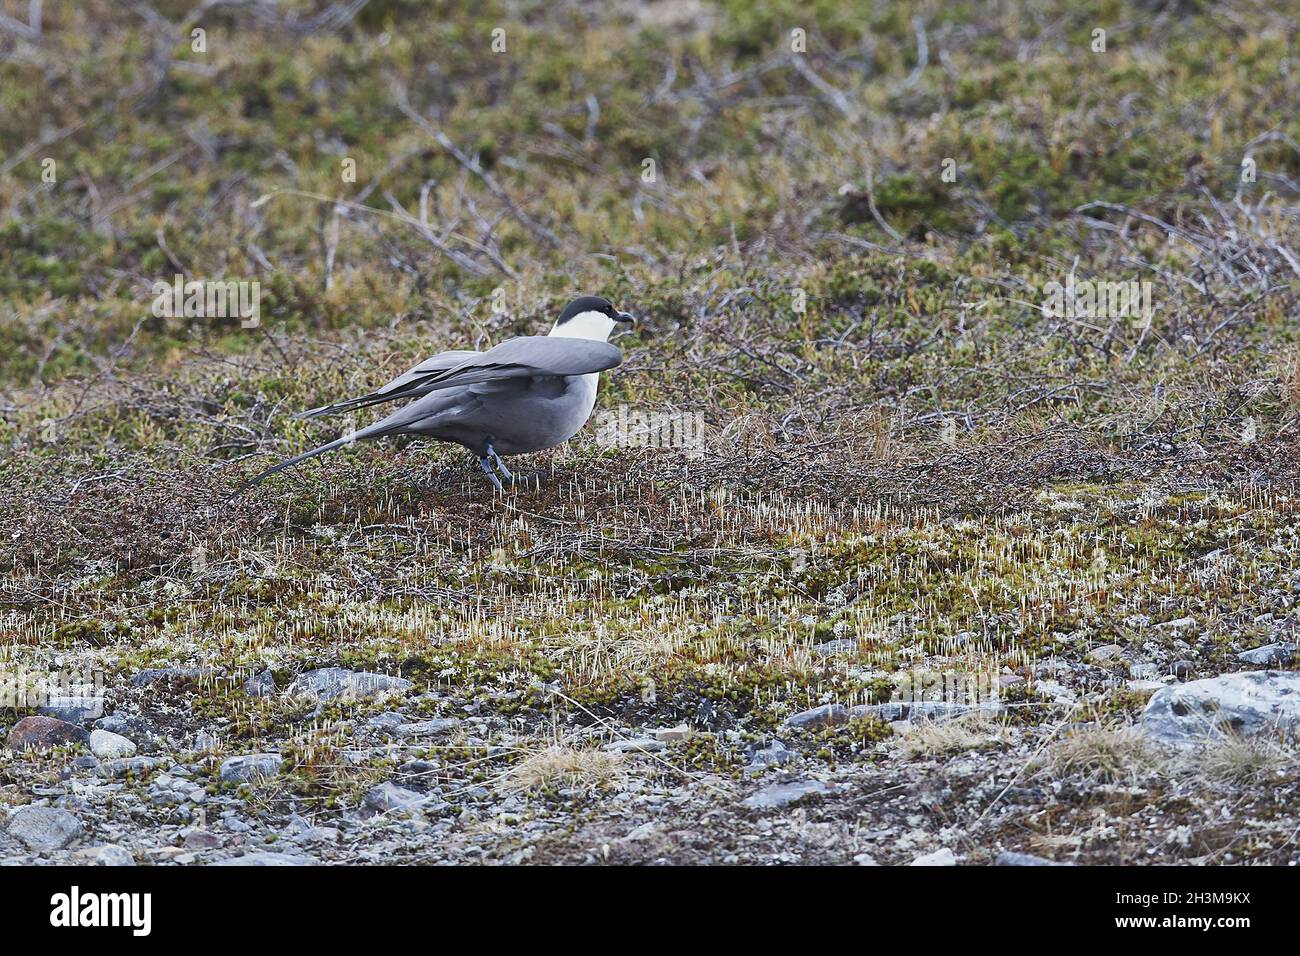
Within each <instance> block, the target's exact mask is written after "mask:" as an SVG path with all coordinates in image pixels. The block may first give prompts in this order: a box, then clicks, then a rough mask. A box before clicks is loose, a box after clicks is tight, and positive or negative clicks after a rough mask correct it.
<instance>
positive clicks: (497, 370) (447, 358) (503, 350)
mask: <svg viewBox="0 0 1300 956" xmlns="http://www.w3.org/2000/svg"><path fill="white" fill-rule="evenodd" d="M622 361H623V353H622V352H620V351H619V350H618V349H617V348H616V347H614V346H613V345H610V344H609V343H608V342H596V341H592V340H589V339H568V338H551V337H549V336H545V335H523V336H519V337H517V338H513V339H507V340H506V341H504V342H502V343H501V344H500V345H498V346H496V347H495V348H491V349H488V350H487V351H486V352H471V351H464V350H456V351H450V352H442V353H440V354H438V355H435V356H433V357H432V358H430V359H426V360H425V361H423V362H421V363H420V364H419V365H417V366H415V368H413V369H411V370H410V371H408V372H404V373H403V374H401V375H399V376H398V377H397V378H395V379H393V380H392V381H391V382H389V383H388V384H387V385H384V386H382V387H381V388H378V389H376V390H375V391H373V392H369V393H367V394H365V395H361V396H358V397H357V398H350V399H345V400H344V401H341V402H334V403H333V404H330V405H322V406H321V407H320V408H313V409H311V410H310V411H306V412H301V413H300V414H298V415H297V416H295V417H297V418H316V417H318V416H320V415H329V414H333V413H337V412H343V411H351V410H353V409H357V408H364V407H365V406H367V405H374V404H377V403H379V402H392V401H397V400H399V399H404V398H415V397H417V396H420V395H427V394H429V393H430V392H433V391H437V390H440V389H444V388H453V387H455V386H458V385H473V384H476V383H480V382H487V381H491V380H493V379H505V378H518V377H520V376H532V375H586V374H588V373H591V372H603V371H604V370H605V369H608V368H613V367H614V366H615V365H618V364H619V363H620V362H622Z"/></svg>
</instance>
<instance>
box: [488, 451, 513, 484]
mask: <svg viewBox="0 0 1300 956" xmlns="http://www.w3.org/2000/svg"><path fill="white" fill-rule="evenodd" d="M487 453H488V455H490V456H491V458H492V461H494V462H495V463H496V466H497V469H498V470H499V471H500V472H501V474H502V475H504V476H505V479H506V481H514V480H515V476H514V475H512V474H510V469H509V468H507V467H506V463H505V462H504V461H502V460H501V456H500V455H498V454H497V453H496V450H495V449H494V448H493V447H492V446H491V444H489V445H488V446H487Z"/></svg>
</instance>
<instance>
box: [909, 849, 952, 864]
mask: <svg viewBox="0 0 1300 956" xmlns="http://www.w3.org/2000/svg"><path fill="white" fill-rule="evenodd" d="M956 865H957V857H956V855H954V854H953V852H952V850H950V849H948V848H947V847H944V848H943V849H942V850H935V851H934V852H933V853H926V854H923V855H921V856H918V857H917V858H916V859H915V860H913V861H912V862H911V863H909V864H908V866H956Z"/></svg>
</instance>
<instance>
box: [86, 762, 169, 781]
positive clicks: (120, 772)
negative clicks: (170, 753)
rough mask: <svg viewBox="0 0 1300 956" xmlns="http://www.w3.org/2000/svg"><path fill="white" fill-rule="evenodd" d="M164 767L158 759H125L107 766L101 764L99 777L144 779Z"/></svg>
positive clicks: (109, 763)
mask: <svg viewBox="0 0 1300 956" xmlns="http://www.w3.org/2000/svg"><path fill="white" fill-rule="evenodd" d="M162 765H163V761H162V760H160V759H158V758H157V757H125V758H123V759H121V760H111V761H109V762H108V763H106V764H100V766H99V775H100V776H101V777H113V778H117V777H143V776H145V775H146V774H149V773H152V772H153V771H154V770H157V769H158V768H159V767H161V766H162Z"/></svg>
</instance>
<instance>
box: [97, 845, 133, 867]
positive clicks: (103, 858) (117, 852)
mask: <svg viewBox="0 0 1300 956" xmlns="http://www.w3.org/2000/svg"><path fill="white" fill-rule="evenodd" d="M95 866H135V857H134V856H132V855H131V851H130V850H128V849H126V847H121V846H118V845H117V844H116V843H105V844H104V845H103V846H101V847H100V848H99V849H98V850H96V851H95Z"/></svg>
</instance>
